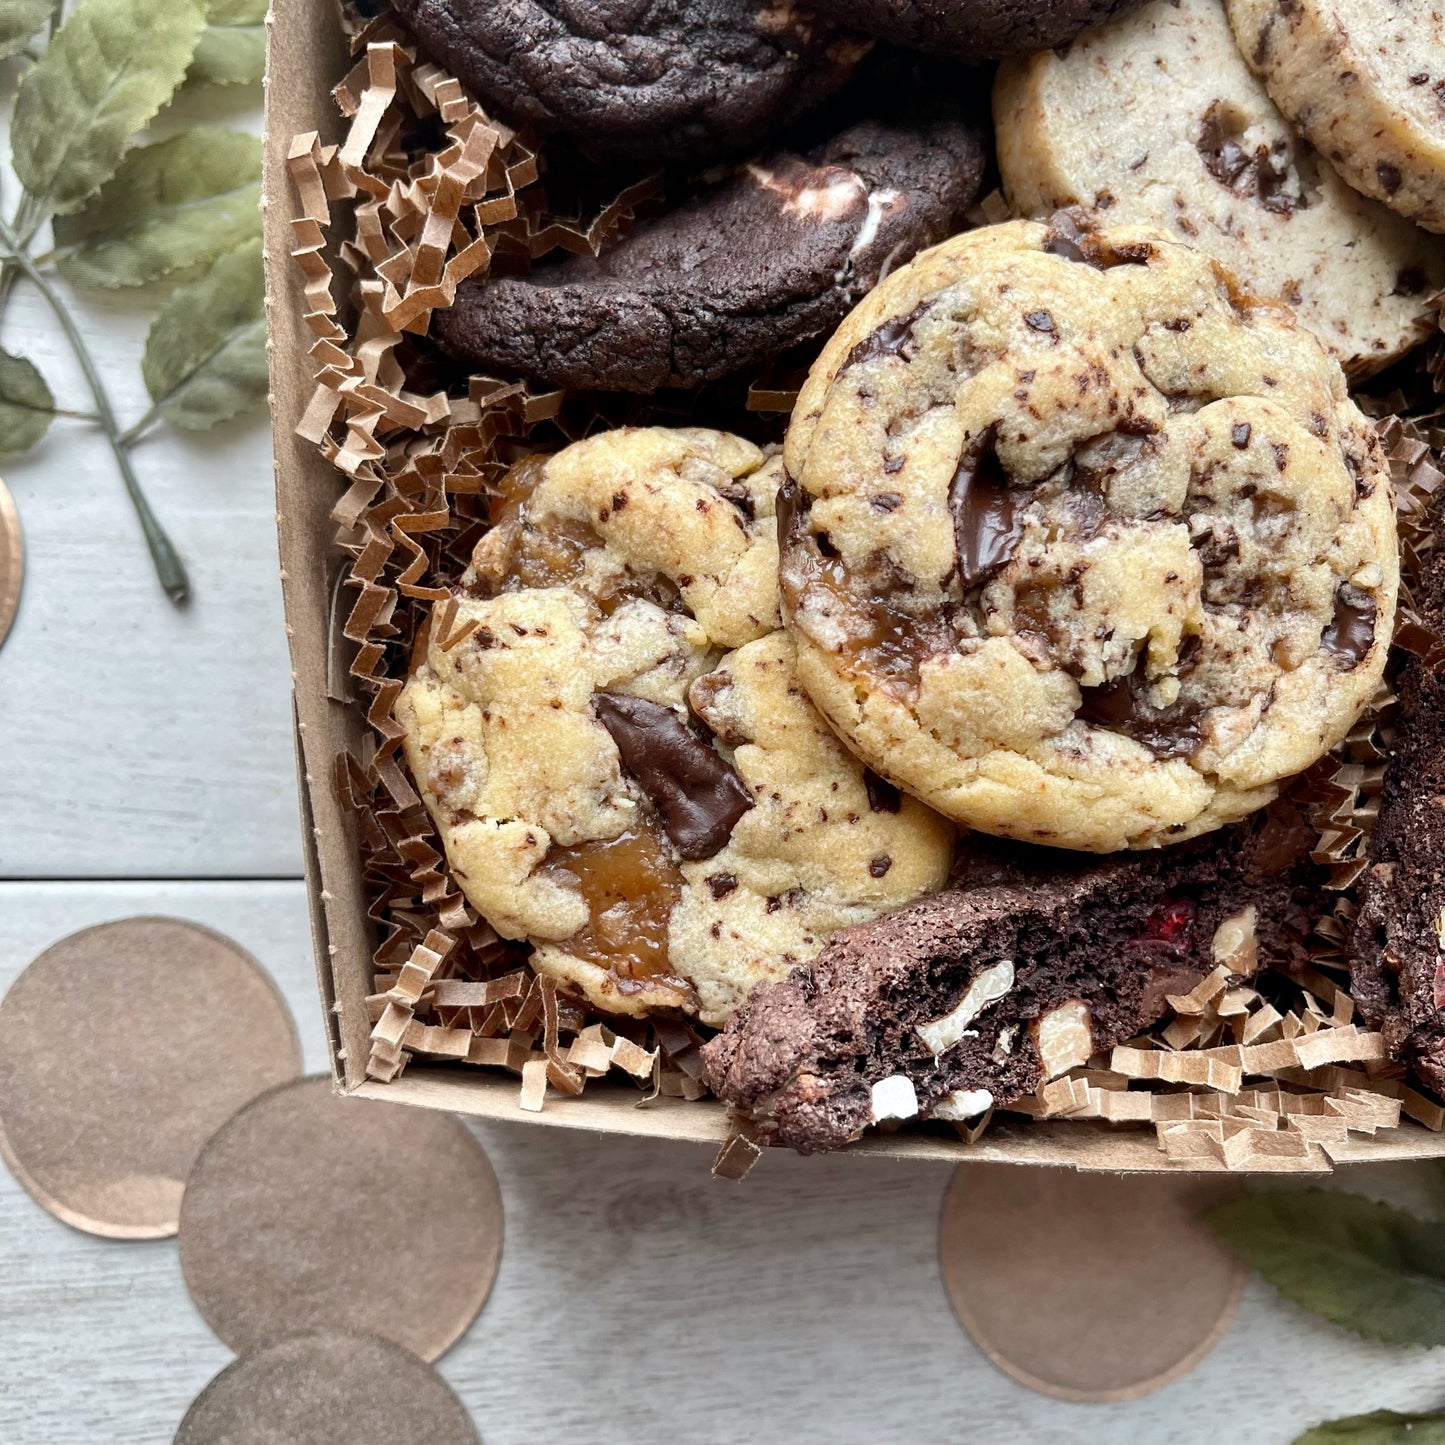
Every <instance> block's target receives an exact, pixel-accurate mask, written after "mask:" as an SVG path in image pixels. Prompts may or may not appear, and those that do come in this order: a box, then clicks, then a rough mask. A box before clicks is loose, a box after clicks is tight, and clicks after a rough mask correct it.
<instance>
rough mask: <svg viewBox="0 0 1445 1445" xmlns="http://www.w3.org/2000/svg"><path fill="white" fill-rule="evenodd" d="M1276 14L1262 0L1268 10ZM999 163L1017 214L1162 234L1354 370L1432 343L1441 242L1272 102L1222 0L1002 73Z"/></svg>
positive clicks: (1180, 7) (1151, 9)
mask: <svg viewBox="0 0 1445 1445" xmlns="http://www.w3.org/2000/svg"><path fill="white" fill-rule="evenodd" d="M1270 3H1271V4H1273V0H1270ZM994 117H995V120H996V123H997V127H998V156H999V169H1000V171H1001V172H1002V175H1003V183H1004V189H1005V191H1006V192H1007V193H1008V197H1009V200H1010V201H1011V202H1012V204H1013V206H1014V208H1015V210H1016V211H1018V212H1020V213H1022V214H1032V215H1037V216H1044V215H1047V214H1048V213H1049V212H1050V211H1052V210H1053V209H1054V207H1056V206H1068V205H1074V204H1079V205H1084V206H1088V207H1091V208H1093V209H1094V210H1095V211H1096V213H1097V214H1098V216H1099V219H1100V220H1101V222H1105V223H1107V224H1110V225H1117V224H1138V225H1153V226H1159V227H1161V228H1162V229H1164V230H1165V231H1167V232H1169V233H1171V234H1173V235H1176V236H1178V237H1179V238H1181V239H1183V240H1187V241H1189V242H1191V243H1192V244H1193V245H1196V246H1198V247H1199V248H1200V249H1201V250H1204V251H1207V252H1209V254H1210V255H1212V256H1214V257H1216V258H1217V259H1218V260H1220V261H1222V262H1223V263H1224V264H1225V265H1226V266H1228V267H1229V269H1230V270H1231V271H1232V272H1233V273H1234V274H1235V275H1236V276H1237V277H1238V278H1239V280H1240V282H1241V284H1242V285H1243V287H1244V288H1245V290H1247V291H1250V292H1252V293H1253V294H1255V295H1257V296H1267V297H1278V298H1281V299H1283V300H1284V301H1286V302H1288V304H1289V305H1290V306H1291V307H1292V308H1293V309H1294V311H1295V313H1296V314H1297V315H1298V317H1299V319H1300V320H1301V321H1302V322H1303V323H1304V324H1305V325H1306V326H1308V327H1309V328H1310V330H1311V331H1313V332H1314V333H1315V334H1316V335H1317V336H1318V337H1319V338H1320V340H1321V341H1323V342H1324V344H1325V345H1326V346H1327V347H1328V348H1329V349H1330V351H1332V352H1333V353H1334V355H1335V357H1336V358H1337V359H1338V360H1339V361H1340V363H1341V364H1342V365H1343V366H1344V367H1345V369H1346V371H1348V372H1349V373H1350V375H1351V376H1355V377H1359V376H1364V375H1367V374H1368V373H1370V372H1372V371H1375V370H1378V369H1379V368H1380V367H1382V366H1384V365H1386V364H1387V363H1388V362H1390V361H1393V360H1394V359H1395V358H1396V357H1398V356H1400V355H1402V354H1403V353H1404V352H1406V351H1408V350H1409V349H1410V348H1411V347H1412V346H1414V345H1416V344H1417V343H1418V342H1420V341H1422V340H1423V339H1424V338H1425V337H1426V336H1428V335H1429V334H1430V330H1431V327H1432V319H1431V312H1430V306H1429V298H1430V294H1431V293H1432V292H1433V291H1435V290H1437V289H1438V288H1439V287H1441V286H1442V285H1445V257H1442V253H1441V248H1440V246H1439V245H1438V244H1437V243H1436V242H1434V241H1432V240H1431V238H1430V237H1428V236H1423V235H1421V234H1420V232H1419V231H1418V230H1416V229H1415V228H1414V227H1413V226H1410V225H1409V224H1408V223H1406V222H1404V221H1402V220H1401V219H1400V218H1399V217H1398V216H1396V215H1394V214H1393V213H1392V212H1390V211H1388V210H1386V209H1385V208H1384V207H1383V206H1379V205H1376V204H1375V203H1374V202H1372V201H1368V200H1366V199H1364V198H1363V197H1362V196H1360V195H1358V194H1357V193H1356V192H1355V191H1354V190H1352V189H1351V188H1350V187H1349V186H1347V185H1346V184H1345V183H1344V182H1343V181H1342V180H1341V179H1340V178H1339V176H1338V175H1336V174H1335V172H1334V171H1333V170H1332V169H1331V168H1330V166H1329V165H1328V164H1326V163H1325V162H1323V161H1322V160H1321V159H1320V157H1319V156H1318V155H1317V154H1316V153H1315V152H1314V151H1313V149H1311V147H1310V146H1309V145H1308V144H1306V143H1305V142H1303V141H1301V140H1300V139H1299V138H1298V137H1297V136H1296V135H1295V134H1294V132H1293V131H1292V130H1291V129H1290V126H1289V124H1288V122H1287V121H1286V120H1285V119H1284V117H1283V116H1282V115H1280V113H1279V111H1278V110H1276V109H1275V106H1274V104H1273V102H1272V101H1271V100H1270V98H1269V95H1268V94H1267V93H1266V91H1265V88H1264V85H1263V84H1262V83H1261V82H1260V81H1259V80H1258V79H1257V78H1256V77H1255V76H1254V75H1253V74H1251V72H1250V69H1249V66H1248V65H1247V64H1246V63H1245V60H1244V58H1243V57H1242V56H1241V55H1240V53H1239V50H1238V48H1237V47H1236V45H1235V43H1234V36H1233V34H1232V32H1231V31H1230V28H1229V21H1228V20H1227V19H1226V17H1225V14H1224V8H1223V0H1155V3H1153V4H1151V5H1148V6H1146V7H1145V8H1144V9H1143V10H1140V11H1137V12H1136V13H1134V14H1132V15H1127V16H1124V17H1123V18H1122V19H1120V20H1117V21H1115V22H1113V23H1112V24H1110V25H1107V26H1105V27H1104V28H1103V29H1102V30H1098V31H1095V32H1093V33H1092V34H1090V35H1086V36H1084V37H1083V38H1081V39H1080V40H1078V41H1076V42H1075V43H1074V44H1073V45H1072V46H1070V47H1069V48H1068V50H1066V51H1064V52H1062V53H1055V52H1053V51H1049V52H1047V53H1044V54H1040V55H1035V56H1033V57H1032V58H1030V59H1028V60H1024V61H1018V62H1010V63H1009V64H1007V65H1005V66H1004V67H1002V69H1001V70H1000V72H999V76H998V80H997V83H996V85H995V89H994Z"/></svg>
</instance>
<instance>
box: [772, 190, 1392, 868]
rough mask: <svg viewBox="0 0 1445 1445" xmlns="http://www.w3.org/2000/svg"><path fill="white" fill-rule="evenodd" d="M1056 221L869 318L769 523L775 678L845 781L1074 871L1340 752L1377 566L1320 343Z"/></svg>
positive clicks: (818, 402) (1387, 610) (1372, 621)
mask: <svg viewBox="0 0 1445 1445" xmlns="http://www.w3.org/2000/svg"><path fill="white" fill-rule="evenodd" d="M1081 220H1082V218H1081V217H1080V216H1079V215H1078V214H1077V213H1064V214H1061V215H1059V216H1057V217H1055V219H1054V222H1053V225H1052V227H1050V226H1045V225H1042V224H1039V223H1036V222H1028V221H1015V222H1010V223H1008V224H1006V225H1002V226H993V227H989V228H987V229H984V230H980V231H974V232H971V233H969V234H967V235H964V236H958V237H955V238H954V239H953V240H951V241H947V242H945V243H944V244H943V245H941V246H937V247H935V248H934V249H933V250H932V251H927V252H925V253H924V254H923V255H922V256H921V257H919V258H918V260H916V261H915V262H914V263H913V264H912V265H910V266H906V267H904V268H903V269H902V270H900V271H896V272H894V274H893V275H892V276H890V277H889V278H888V280H887V281H886V282H884V284H883V285H882V286H880V287H879V288H878V289H877V290H875V291H874V292H873V293H872V295H871V296H870V297H869V298H868V299H867V300H866V301H865V302H864V303H863V304H862V305H861V306H860V307H859V308H858V309H857V310H856V311H855V312H854V313H853V314H852V316H851V317H849V319H848V320H847V321H846V322H845V323H844V324H843V326H842V328H841V329H840V330H839V331H838V333H837V334H836V335H835V336H834V337H833V339H832V340H831V341H830V342H829V344H828V346H827V348H826V349H825V350H824V352H823V354H822V356H821V357H820V358H819V359H818V361H817V363H816V364H815V365H814V367H813V370H812V372H811V374H810V375H809V377H808V381H807V384H806V385H805V387H804V388H803V392H802V394H801V396H800V397H799V399H798V404H797V408H796V409H795V411H794V413H793V421H792V425H791V427H790V429H789V432H788V439H787V446H786V449H785V453H784V455H785V459H786V464H787V472H788V476H789V482H788V484H787V485H786V486H785V487H784V488H783V491H782V493H781V494H780V495H779V498H778V510H779V514H780V519H781V522H780V530H781V533H782V536H783V556H782V580H783V602H784V620H785V623H786V625H787V627H788V630H789V631H790V632H791V633H792V635H793V637H794V639H795V640H796V642H797V644H798V675H799V677H800V678H801V680H802V682H803V685H804V686H805V687H806V688H807V690H808V692H809V693H810V694H811V695H812V697H813V700H814V701H815V702H816V703H817V704H818V706H819V707H820V708H821V710H822V711H823V712H824V714H825V715H826V716H827V717H828V719H829V720H830V721H831V722H832V724H833V726H834V727H835V728H836V729H837V730H838V731H839V733H840V734H841V735H842V736H843V738H844V739H845V740H846V741H847V742H848V744H849V746H850V747H851V748H852V749H853V751H854V752H855V753H856V754H857V755H858V756H859V757H860V758H862V759H863V760H864V761H865V762H867V763H868V764H870V766H872V767H873V768H874V769H876V770H877V771H878V772H880V773H882V774H884V775H885V776H886V777H888V778H889V779H890V780H891V781H893V782H894V783H896V784H898V785H899V786H900V787H901V788H904V789H906V790H907V791H909V792H911V793H913V794H915V795H916V796H918V797H920V798H922V799H923V800H924V801H925V802H928V803H930V804H931V805H932V806H934V807H935V808H937V809H938V810H939V811H940V812H943V813H945V814H947V815H948V816H951V817H953V818H955V819H957V820H958V821H960V822H962V823H966V824H968V825H969V826H971V827H974V828H979V829H982V830H984V831H986V832H990V833H998V834H1003V835H1006V836H1009V837H1014V838H1021V839H1025V840H1028V841H1031V842H1040V843H1051V844H1056V845H1061V846H1064V847H1069V848H1082V849H1090V850H1095V851H1101V852H1103V851H1109V850H1112V849H1117V848H1126V847H1129V848H1140V847H1150V846H1154V845H1157V844H1162V843H1168V842H1173V841H1175V840H1178V839H1183V838H1188V837H1191V836H1193V835H1194V834H1197V833H1202V832H1205V831H1207V830H1208V829H1210V828H1215V827H1218V826H1219V825H1220V824H1221V823H1225V822H1228V821H1230V820H1232V819H1235V818H1239V817H1242V816H1243V815H1245V814H1246V813H1249V812H1250V811H1252V810H1253V809H1255V808H1258V807H1260V806H1262V805H1263V804H1264V803H1267V802H1268V801H1269V800H1270V799H1271V798H1272V797H1274V795H1275V793H1276V792H1277V791H1278V785H1279V783H1280V780H1281V779H1283V778H1286V777H1289V776H1290V775H1292V774H1294V773H1297V772H1300V771H1301V770H1303V769H1304V768H1307V767H1308V766H1309V765H1310V764H1311V763H1313V762H1314V761H1315V760H1316V759H1317V758H1319V757H1320V756H1321V755H1322V754H1323V753H1324V752H1326V751H1327V750H1328V749H1329V748H1330V747H1332V746H1333V745H1334V744H1335V743H1336V742H1338V741H1339V740H1340V739H1341V738H1342V737H1343V736H1344V735H1345V733H1346V732H1347V731H1348V729H1349V727H1350V726H1351V724H1352V723H1353V722H1354V721H1355V719H1356V717H1357V716H1358V715H1359V713H1360V711H1361V709H1362V708H1363V707H1364V705H1365V703H1366V702H1367V701H1368V699H1369V697H1370V695H1371V694H1372V693H1373V692H1374V690H1375V687H1376V685H1377V683H1378V682H1379V679H1380V675H1381V672H1382V670H1383V667H1384V663H1385V654H1386V651H1387V649H1388V643H1389V638H1390V632H1391V627H1392V624H1393V620H1394V613H1395V597H1396V591H1397V586H1398V565H1397V558H1396V541H1395V520H1394V509H1393V505H1392V501H1391V494H1390V481H1389V471H1388V467H1387V465H1386V463H1385V460H1384V457H1383V455H1382V452H1381V449H1380V446H1379V443H1378V442H1377V441H1376V439H1375V435H1374V431H1373V429H1372V428H1371V426H1370V424H1369V423H1368V422H1367V421H1366V420H1365V418H1364V417H1362V416H1361V415H1360V413H1359V411H1358V410H1357V409H1356V408H1355V406H1354V405H1353V403H1351V402H1350V401H1349V399H1348V398H1347V396H1346V394H1345V380H1344V376H1343V375H1342V373H1341V372H1340V369H1339V367H1338V366H1337V365H1336V364H1335V363H1334V362H1333V361H1331V360H1330V359H1329V357H1327V356H1326V355H1325V353H1324V351H1323V350H1322V349H1321V348H1320V346H1319V344H1318V342H1316V341H1315V339H1314V338H1313V337H1312V336H1311V335H1309V333H1308V332H1306V331H1305V330H1303V328H1301V327H1298V326H1296V324H1295V322H1294V319H1293V317H1292V316H1291V315H1290V314H1289V312H1288V311H1287V310H1286V309H1285V308H1284V307H1282V306H1279V305H1277V304H1273V303H1257V302H1251V301H1249V300H1248V299H1247V298H1244V297H1242V296H1241V294H1240V292H1239V290H1238V288H1237V287H1236V285H1235V284H1234V282H1233V280H1232V279H1231V278H1230V277H1229V275H1228V273H1226V272H1225V271H1224V270H1223V269H1222V268H1221V267H1220V266H1219V265H1218V264H1217V263H1216V262H1214V261H1211V260H1210V259H1209V258H1208V257H1207V256H1204V255H1202V254H1201V253H1200V252H1198V251H1194V250H1192V249H1190V248H1189V247H1186V246H1183V245H1180V244H1178V243H1177V242H1173V241H1170V240H1167V239H1166V238H1165V237H1163V236H1161V235H1160V234H1158V233H1157V232H1152V231H1147V230H1143V229H1139V228H1123V227H1121V228H1116V229H1113V230H1108V231H1100V232H1093V231H1089V230H1087V229H1085V228H1083V227H1082V225H1081Z"/></svg>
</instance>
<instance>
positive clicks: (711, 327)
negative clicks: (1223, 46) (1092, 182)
mask: <svg viewBox="0 0 1445 1445" xmlns="http://www.w3.org/2000/svg"><path fill="white" fill-rule="evenodd" d="M983 167H984V156H983V147H982V145H981V143H980V141H979V137H978V134H977V132H976V131H975V130H974V129H973V128H972V127H971V126H968V125H965V124H963V123H961V122H957V121H948V122H938V123H935V124H931V125H925V126H920V127H906V126H895V125H885V124H882V123H879V122H874V121H870V122H865V123H863V124H860V125H855V126H852V127H850V128H849V129H848V130H845V131H844V132H842V134H840V135H838V136H836V137H835V138H834V139H833V140H831V141H829V142H828V143H827V144H825V145H823V146H821V147H820V148H819V149H817V150H816V151H813V152H811V153H810V154H809V155H808V156H807V157H803V156H798V155H794V154H792V153H790V152H781V153H777V154H774V155H771V156H767V157H765V158H763V159H762V160H759V161H756V162H754V163H753V164H751V165H749V166H747V167H746V168H745V169H743V170H741V171H740V172H739V173H738V174H737V175H736V176H735V177H734V178H733V179H732V180H731V181H729V182H728V183H726V184H724V185H722V186H721V187H719V188H718V189H716V190H713V191H711V192H709V193H708V194H706V195H703V196H701V197H699V198H697V199H695V200H693V201H691V202H690V203H689V204H686V205H683V206H680V207H679V208H677V209H676V210H673V211H669V212H667V213H666V214H665V215H663V216H662V217H660V218H659V219H657V220H654V221H651V222H645V223H644V224H643V225H641V226H640V227H639V228H638V229H637V230H636V231H635V232H634V233H633V234H632V235H631V236H629V237H628V238H627V239H626V240H624V241H622V242H621V243H620V244H619V245H617V246H614V247H613V248H612V249H611V250H609V251H607V252H605V253H604V254H603V255H601V256H596V257H594V256H573V257H570V258H569V259H567V260H565V261H563V262H561V263H560V264H557V265H553V266H544V267H539V268H538V269H537V270H535V271H533V272H532V273H531V274H530V275H527V276H516V277H503V278H499V279H496V280H492V281H489V282H483V283H478V284H470V283H469V284H467V285H464V286H463V287H462V288H461V290H460V291H459V292H458V294H457V299H456V303H455V305H453V306H451V307H449V308H446V309H444V310H441V311H438V312H437V313H436V315H435V318H434V321H433V334H434V336H435V337H436V339H437V341H438V342H440V344H441V345H442V346H443V348H444V349H445V350H447V351H448V352H449V353H450V354H451V355H453V356H455V357H457V358H459V359H460V360H462V361H464V362H466V363H467V364H468V365H471V366H477V367H482V368H488V369H492V370H494V371H495V372H496V373H497V374H499V375H504V376H506V375H520V376H524V377H527V378H529V379H530V380H533V381H537V382H541V383H543V384H546V385H549V386H564V387H568V388H572V389H583V390H602V391H637V392H651V391H655V390H657V389H658V388H659V387H664V386H673V387H687V386H697V385H700V384H701V383H703V382H707V381H715V380H717V379H719V378H720V377H724V376H727V375H730V374H731V373H733V372H736V371H740V370H742V369H744V368H747V367H757V366H761V365H762V364H763V363H765V362H766V361H768V360H770V359H771V358H772V357H774V356H777V355H778V354H779V353H781V352H783V351H784V350H786V349H787V348H788V347H790V346H793V345H796V344H797V343H799V342H802V341H807V340H810V339H812V338H813V337H817V336H824V335H826V334H827V333H828V332H829V331H831V330H832V329H833V327H835V326H836V325H837V324H838V323H839V322H840V321H841V320H842V319H843V317H844V316H846V315H847V314H848V312H849V311H850V310H851V309H852V307H853V306H854V305H856V304H857V302H858V301H860V300H861V299H862V298H863V296H865V295H866V294H867V293H868V291H869V290H871V289H872V287H873V286H874V285H875V284H876V283H877V281H878V277H879V275H880V274H881V273H882V271H883V269H884V267H885V266H888V265H896V264H899V263H900V262H903V261H907V260H909V259H910V258H911V257H912V256H913V255H914V254H915V253H916V252H918V251H920V250H922V249H923V248H924V247H925V246H930V245H932V244H933V243H934V242H935V241H940V240H942V239H943V237H944V236H946V235H949V234H950V233H951V232H952V231H953V229H954V228H955V223H956V222H958V221H959V220H960V219H961V217H962V214H963V212H964V210H965V209H966V208H967V207H968V206H969V205H970V204H971V203H972V202H973V200H974V199H975V198H976V196H977V194H978V188H979V181H980V180H981V178H982V176H983Z"/></svg>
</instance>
